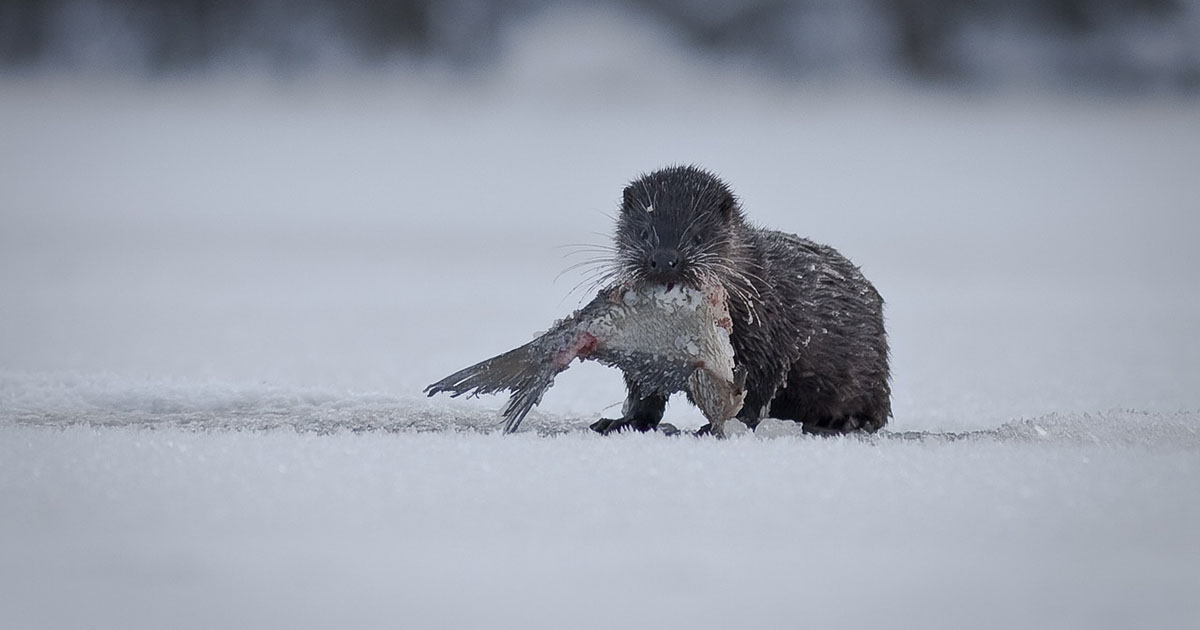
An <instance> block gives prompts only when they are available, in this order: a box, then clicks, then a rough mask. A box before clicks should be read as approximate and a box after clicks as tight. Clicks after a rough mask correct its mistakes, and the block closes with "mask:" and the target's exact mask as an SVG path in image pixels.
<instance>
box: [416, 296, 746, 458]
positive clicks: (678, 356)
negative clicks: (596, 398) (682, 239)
mask: <svg viewBox="0 0 1200 630" xmlns="http://www.w3.org/2000/svg"><path fill="white" fill-rule="evenodd" d="M732 331H733V320H732V319H731V318H730V316H729V295H728V293H727V292H726V290H725V288H724V286H722V284H721V283H720V282H719V281H718V280H717V279H716V278H707V277H706V278H702V279H701V280H700V281H699V282H697V283H696V286H691V285H689V284H682V283H672V284H659V283H644V282H643V283H635V282H631V281H630V282H618V283H614V284H612V285H610V286H608V287H606V288H604V289H601V290H600V291H599V292H598V293H597V294H596V296H595V298H593V299H592V300H591V301H590V302H589V303H588V304H586V305H585V306H583V307H582V308H580V309H579V310H577V311H575V312H574V313H572V314H571V315H569V316H567V317H565V318H563V319H560V320H558V321H557V322H555V323H554V325H552V326H551V327H550V329H549V330H547V331H546V332H544V333H542V334H541V335H538V336H537V337H536V338H535V339H533V340H532V341H530V342H529V343H527V344H525V345H523V346H520V347H519V348H515V349H513V350H510V351H508V352H505V353H503V354H500V355H497V356H494V357H492V358H490V359H487V360H485V361H481V362H479V363H476V364H475V365H472V366H470V367H467V368H464V369H462V370H459V371H457V372H455V373H453V374H451V375H450V376H447V377H446V378H444V379H442V380H440V381H438V382H436V383H433V384H431V385H429V386H428V387H426V388H425V393H426V394H427V395H429V396H434V395H435V394H439V393H449V394H450V395H451V396H452V397H458V396H462V395H464V394H465V395H468V396H470V397H475V396H479V395H481V394H494V393H498V392H501V391H508V392H510V393H511V397H510V398H509V400H508V403H507V404H506V405H505V407H504V409H503V411H502V413H501V415H502V416H503V417H504V420H505V424H504V433H513V432H515V431H516V430H517V429H518V428H519V427H520V426H521V421H522V420H524V419H525V416H526V415H527V414H528V413H529V412H530V410H532V409H533V407H535V406H536V405H538V404H539V403H540V402H541V400H542V397H543V396H544V395H545V393H546V391H547V390H548V389H550V387H551V386H552V385H553V384H554V378H555V377H556V376H558V374H560V373H562V372H563V371H564V370H566V369H567V368H568V367H570V365H571V363H572V362H573V361H575V360H576V359H579V360H581V361H583V360H586V361H598V362H599V363H601V364H604V365H607V366H610V367H615V368H618V369H620V370H622V371H623V372H625V373H626V374H627V375H633V376H634V377H635V380H636V381H637V382H639V383H642V384H643V385H646V386H647V389H648V390H649V391H653V392H656V393H661V394H665V395H670V394H673V393H676V392H680V391H682V392H684V393H686V395H687V397H688V400H690V401H691V402H692V404H694V405H696V406H697V407H698V408H699V409H700V412H701V413H703V414H704V417H705V419H707V420H708V422H709V424H710V425H711V432H712V433H713V434H714V435H717V436H721V435H723V427H724V425H725V422H726V421H728V420H729V419H731V418H733V417H734V416H736V415H737V413H738V411H740V410H741V408H742V403H743V402H744V401H745V396H746V394H745V391H744V385H745V381H746V374H745V370H744V369H741V368H739V367H738V366H737V365H736V362H735V360H734V359H735V357H734V351H733V346H732V344H731V343H730V340H729V335H730V333H731V332H732Z"/></svg>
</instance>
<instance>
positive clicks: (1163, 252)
mask: <svg viewBox="0 0 1200 630" xmlns="http://www.w3.org/2000/svg"><path fill="white" fill-rule="evenodd" d="M635 39H636V38H635ZM519 41H525V40H519ZM638 41H640V40H638ZM635 43H636V42H635ZM531 45H532V44H531ZM605 52H606V54H617V53H615V52H614V51H611V50H608V51H605ZM646 52H647V51H646V50H643V49H637V50H635V51H634V52H632V53H629V54H630V55H634V56H635V57H636V59H658V60H660V62H659V63H661V64H663V66H662V69H661V73H660V74H659V75H656V76H654V77H652V78H647V79H642V78H636V77H631V76H628V75H623V74H621V75H613V76H617V77H621V79H620V81H617V80H616V79H614V82H613V83H608V84H601V83H589V82H584V81H581V80H577V79H574V78H573V77H575V76H576V75H575V74H574V72H575V71H576V70H577V68H578V65H579V63H585V64H587V63H592V64H596V65H597V67H598V68H600V69H601V70H602V69H603V68H605V67H608V66H606V65H605V64H609V63H613V64H615V65H616V66H620V65H621V63H622V61H621V59H617V60H616V61H613V60H609V59H607V58H605V57H603V55H601V56H600V57H597V58H593V57H588V56H587V55H583V57H582V59H576V60H574V61H571V60H566V61H564V60H561V59H556V60H555V63H550V62H548V61H547V62H545V63H543V64H542V65H538V63H537V61H538V59H541V58H540V57H538V58H529V59H520V58H517V59H516V60H509V61H507V62H505V63H504V64H502V66H503V67H505V68H510V69H509V70H506V71H504V72H502V73H501V75H500V77H499V78H494V79H480V80H479V81H478V82H477V83H474V84H465V85H464V84H461V83H455V82H450V81H445V80H443V79H441V78H439V77H438V76H436V75H433V74H428V75H425V74H421V73H419V72H415V71H414V72H410V73H397V74H386V73H385V74H380V75H368V76H360V77H359V78H355V79H341V78H328V79H323V80H320V81H317V82H315V83H289V82H281V83H271V82H269V81H268V82H261V83H260V82H255V81H252V80H249V79H244V80H230V81H224V80H219V79H204V80H192V81H183V80H162V81H159V82H157V83H151V84H143V83H139V82H133V81H125V80H116V79H114V80H112V81H109V82H90V81H88V80H84V79H78V78H74V79H72V78H62V77H60V78H45V77H42V78H28V77H27V78H19V77H8V78H4V79H0V139H2V140H0V628H6V629H25V628H122V629H128V628H239V627H245V628H310V627H311V628H317V627H325V628H329V627H337V628H362V627H386V628H400V627H402V628H426V627H430V628H432V627H491V628H510V627H511V628H621V627H655V628H659V627H661V628H733V627H736V628H781V627H785V628H786V627H811V628H831V627H838V628H880V627H888V628H1088V629H1092V628H1195V627H1200V597H1198V596H1197V594H1198V593H1200V334H1197V332H1196V331H1197V326H1198V325H1200V291H1198V289H1200V277H1198V274H1200V271H1198V270H1200V254H1198V253H1197V252H1198V251H1200V249H1198V248H1197V247H1196V238H1197V236H1198V235H1200V213H1198V210H1200V206H1198V205H1197V203H1198V201H1197V200H1200V177H1197V171H1196V165H1197V164H1200V115H1198V114H1200V111H1198V109H1200V108H1198V107H1197V104H1196V103H1195V101H1189V100H1172V99H1171V98H1167V97H1158V98H1141V99H1139V98H1133V97H1121V98H1108V99H1101V98H1089V97H1085V96H1061V97H1056V96H1041V97H1024V96H1020V95H1012V94H1008V95H993V96H982V95H954V94H950V93H944V94H929V93H923V94H922V93H911V92H907V91H905V90H902V89H897V88H884V89H866V88H862V89H858V88H853V87H842V88H837V89H826V88H822V87H820V86H811V85H810V86H797V87H781V86H778V85H775V86H767V85H760V84H757V83H755V82H754V81H752V80H747V79H740V78H737V77H735V76H733V75H732V73H730V74H728V75H722V76H714V75H712V74H706V73H705V72H702V71H701V70H700V69H697V68H695V67H693V66H691V65H690V64H688V63H687V62H685V61H682V60H680V59H678V58H675V57H672V56H671V54H670V51H669V50H668V51H662V50H651V52H654V53H655V54H653V55H647V54H644V53H646ZM514 54H516V55H517V57H520V54H521V50H520V48H518V49H517V51H516V53H514ZM558 63H561V64H562V65H557V64H558ZM593 70H595V68H593ZM505 73H507V74H505ZM593 75H598V76H608V75H605V74H604V73H603V72H593ZM718 80H719V81H722V82H724V83H723V86H724V87H725V89H722V90H717V91H714V90H712V89H711V87H712V85H713V83H712V82H713V81H718ZM675 162H695V163H699V164H702V165H704V166H706V167H708V168H711V169H713V170H715V171H716V172H718V173H720V174H721V175H722V176H724V177H725V178H726V179H727V180H728V181H729V182H730V183H731V185H732V186H733V188H734V189H735V190H736V191H737V192H738V193H739V194H740V195H741V198H742V200H743V202H744V206H745V209H746V212H747V214H748V216H749V217H750V218H751V219H753V220H754V221H757V222H759V223H761V224H764V225H769V226H772V227H775V228H779V229H783V230H786V231H791V232H796V233H799V234H802V235H804V236H808V237H810V238H813V239H815V240H817V241H820V242H825V243H829V244H831V245H833V246H835V247H837V248H839V249H840V250H841V251H843V252H844V253H845V254H847V255H848V256H850V257H851V258H852V259H853V260H854V261H855V262H856V263H858V264H860V265H861V266H862V267H863V269H864V272H865V273H866V275H867V277H869V278H871V279H872V280H873V281H874V282H875V284H876V285H877V286H878V288H879V290H880V292H881V293H882V294H883V296H884V298H885V299H886V300H887V302H888V305H887V311H886V315H887V322H888V329H889V333H890V335H891V341H892V347H893V355H894V360H893V368H894V370H893V371H894V380H893V387H894V392H895V396H894V409H895V418H894V420H893V422H892V424H891V425H890V426H889V427H888V429H889V430H888V431H887V432H885V433H882V434H879V435H876V436H873V437H868V438H859V437H848V438H837V439H817V438H809V437H804V436H800V435H797V434H796V433H795V431H794V430H792V429H791V428H790V427H789V426H788V425H785V424H781V423H767V424H766V425H765V426H764V427H762V428H760V430H759V432H758V433H757V434H752V435H742V436H738V437H735V438H731V439H728V440H723V441H720V440H715V439H711V438H704V439H699V438H692V437H674V438H672V437H666V436H662V435H658V434H649V435H617V436H610V437H600V436H597V435H593V434H591V433H589V432H588V431H587V430H586V427H587V424H588V423H589V422H591V421H593V420H595V419H596V418H598V417H600V416H601V415H605V414H614V413H618V412H619V407H620V402H621V400H622V397H623V392H622V387H621V380H620V376H619V375H618V374H616V373H615V372H613V371H612V370H606V369H604V368H602V367H600V366H598V365H594V364H578V365H576V366H574V367H573V368H572V369H571V370H568V371H567V372H565V373H564V374H562V375H561V376H560V378H559V379H558V380H557V383H556V385H555V387H554V388H553V389H551V390H550V391H549V392H548V394H547V395H546V397H545V400H544V401H543V404H542V405H541V406H540V407H539V408H537V409H535V411H534V412H533V413H532V414H531V415H530V416H529V418H527V420H526V421H525V423H524V424H523V425H522V432H521V433H519V434H516V435H511V436H502V435H500V434H499V431H498V423H499V417H498V414H497V410H498V409H499V408H500V407H502V406H503V403H504V399H503V398H502V397H489V398H482V399H477V400H451V399H448V398H434V399H426V398H424V397H422V395H421V393H420V392H421V389H422V388H423V387H424V386H425V385H427V384H429V383H431V382H433V381H435V380H437V379H439V378H441V377H443V376H445V375H447V374H449V373H451V372H453V371H454V370H457V369H459V368H461V367H464V366H467V365H469V364H471V363H474V362H476V361H479V360H481V359H484V358H487V357H489V356H492V355H495V354H497V353H498V352H501V351H503V350H507V349H509V348H513V347H516V346H517V345H519V344H521V343H524V342H526V341H528V340H529V339H531V338H532V337H533V335H534V334H535V333H536V332H537V331H539V330H542V329H545V328H546V327H548V326H549V325H550V324H551V322H553V321H554V320H555V319H556V318H558V317H562V316H563V315H565V314H567V313H569V312H570V311H571V310H572V309H574V308H576V307H577V306H579V304H580V303H582V302H583V301H585V300H587V299H588V298H589V297H590V296H589V295H583V294H580V293H575V294H574V295H570V296H569V297H568V294H569V292H570V289H571V287H572V286H573V285H575V284H576V282H578V281H579V280H580V279H581V278H582V277H583V275H582V271H574V272H571V273H568V274H567V275H565V276H564V277H563V278H561V279H558V280H557V281H556V280H555V276H556V275H557V274H558V272H559V271H560V270H562V269H563V268H565V267H567V266H568V265H570V264H571V263H572V262H574V261H576V260H578V259H579V257H578V256H569V257H567V258H565V259H564V254H565V253H567V252H569V251H570V249H569V248H568V249H566V250H564V249H561V248H560V246H562V245H567V244H574V243H599V242H603V236H602V235H603V234H605V233H607V232H608V230H609V223H610V219H609V218H607V217H605V216H604V213H612V212H614V211H615V209H616V207H617V202H618V200H619V195H620V190H621V187H622V186H623V185H624V183H625V182H626V181H628V180H629V179H631V178H632V177H634V176H635V175H637V174H638V173H639V172H641V171H646V170H650V169H653V168H656V167H659V166H662V165H665V164H670V163H675ZM592 233H600V236H596V235H593V234H592ZM585 256H586V255H585ZM668 413H669V419H670V420H671V421H672V422H674V423H676V424H678V425H680V426H685V427H687V426H690V427H695V426H698V425H699V424H700V423H701V422H702V420H701V418H700V415H699V414H698V413H697V412H696V411H695V410H694V409H691V408H689V406H688V405H687V404H686V403H684V402H682V399H680V400H679V401H678V402H676V404H675V405H673V406H672V407H671V408H670V409H669V410H668Z"/></svg>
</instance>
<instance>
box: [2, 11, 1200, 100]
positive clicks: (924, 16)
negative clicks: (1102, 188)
mask: <svg viewBox="0 0 1200 630" xmlns="http://www.w3.org/2000/svg"><path fill="white" fill-rule="evenodd" d="M563 5H564V3H561V2H559V3H555V2H550V1H549V0H507V1H505V0H391V1H389V0H3V2H0V66H3V67H7V68H9V69H30V68H33V69H38V68H44V67H50V68H68V69H80V68H82V69H90V68H108V69H128V68H136V69H138V70H140V71H146V72H149V73H164V72H179V71H196V70H203V69H206V68H212V67H218V66H220V67H225V66H229V65H233V66H237V65H238V64H257V65H258V66H265V67H267V68H269V69H271V70H273V71H278V72H286V73H295V72H303V71H306V70H309V69H313V68H318V67H320V66H322V65H326V64H329V63H331V62H338V63H347V62H348V63H353V64H360V63H365V64H380V63H387V62H389V61H393V60H396V59H398V58H403V59H406V60H410V61H414V60H415V61H424V60H437V61H439V62H444V63H447V64H450V65H453V66H456V67H459V68H462V69H468V70H470V69H480V68H486V67H487V65H488V63H489V62H490V61H491V60H493V59H496V58H497V56H498V52H499V51H501V50H502V48H503V44H504V38H505V36H506V32H507V28H508V27H509V26H511V25H514V24H518V23H520V22H521V20H524V19H527V18H531V17H537V16H539V15H541V14H543V13H544V12H545V11H547V10H548V9H550V8H552V7H554V8H561V7H562V6H563ZM568 6H569V7H570V9H569V10H578V9H582V8H583V7H591V9H589V10H595V7H600V8H601V9H607V10H611V11H613V12H620V13H622V14H625V15H628V16H632V19H635V20H641V21H646V22H650V23H656V24H659V25H660V26H661V27H662V28H663V29H664V32H666V33H669V34H670V35H671V37H672V38H673V39H675V40H678V41H682V42H684V43H685V44H686V45H688V46H690V47H692V48H693V49H694V50H695V51H696V52H699V53H701V54H706V55H710V56H714V57H718V58H729V57H731V56H732V57H736V58H738V59H741V60H749V61H750V62H752V63H753V64H755V65H756V66H757V67H759V68H761V69H762V70H764V71H769V72H778V73H782V74H784V75H794V76H798V77H805V76H834V77H847V76H850V77H852V76H855V75H861V74H868V75H869V74H871V73H874V74H876V75H892V74H896V73H899V74H901V75H907V76H911V77H917V78H921V79H929V80H950V81H953V80H965V81H978V82H987V81H996V80H998V81H1004V80H1019V81H1040V82H1050V83H1056V84H1067V85H1068V86H1069V85H1099V86H1114V87H1126V88H1133V89H1140V88H1146V87H1154V88H1165V89H1183V90H1196V89H1198V88H1200V0H602V1H600V2H591V3H578V2H577V3H569V4H568ZM616 36H617V37H619V34H616ZM613 44H614V46H620V42H619V41H614V42H613Z"/></svg>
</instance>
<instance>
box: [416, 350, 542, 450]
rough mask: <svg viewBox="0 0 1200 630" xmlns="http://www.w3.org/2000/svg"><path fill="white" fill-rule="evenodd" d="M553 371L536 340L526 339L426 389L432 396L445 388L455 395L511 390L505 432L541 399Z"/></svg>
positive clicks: (508, 431) (509, 431)
mask: <svg viewBox="0 0 1200 630" xmlns="http://www.w3.org/2000/svg"><path fill="white" fill-rule="evenodd" d="M548 367H549V373H547V372H548V370H547V368H548ZM555 374H556V371H554V370H553V368H552V367H550V366H547V365H546V361H545V357H544V356H542V355H541V353H539V352H538V349H537V348H536V347H535V344H534V343H528V344H525V345H523V346H521V347H519V348H516V349H514V350H510V351H508V352H505V353H504V354H500V355H497V356H494V357H492V358H490V359H488V360H486V361H481V362H479V363H476V364H475V365H472V366H470V367H467V368H463V369H461V370H459V371H457V372H455V373H453V374H451V375H450V376H447V377H446V378H444V379H442V380H440V381H438V382H436V383H433V384H432V385H430V386H428V387H426V388H425V393H426V394H427V395H429V396H433V395H434V394H440V393H443V392H445V393H448V394H450V395H451V396H452V397H455V398H457V397H458V396H462V395H463V394H468V395H470V396H478V395H480V394H494V393H496V392H500V391H504V390H507V391H510V392H512V398H511V399H510V400H509V401H508V404H507V405H505V407H504V411H503V415H504V419H505V421H506V422H505V425H504V432H505V433H512V432H514V431H516V430H517V427H519V426H520V425H521V421H522V420H524V419H525V416H526V415H527V414H528V413H529V411H530V409H532V408H533V406H534V405H536V404H538V402H539V401H540V400H541V399H542V394H544V393H545V391H546V390H547V389H548V388H549V387H550V384H551V383H552V382H553V379H554V375H555Z"/></svg>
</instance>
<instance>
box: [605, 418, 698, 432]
mask: <svg viewBox="0 0 1200 630" xmlns="http://www.w3.org/2000/svg"><path fill="white" fill-rule="evenodd" d="M657 428H658V423H657V422H655V423H649V422H645V421H642V420H639V419H638V418H615V419H608V418H601V419H599V420H597V421H595V422H593V423H592V425H591V429H592V430H593V431H595V432H596V433H599V434H600V435H608V434H609V433H618V432H620V431H624V430H626V429H632V430H635V431H641V432H643V433H645V432H646V431H654V430H655V429H657ZM676 432H678V429H676Z"/></svg>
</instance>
